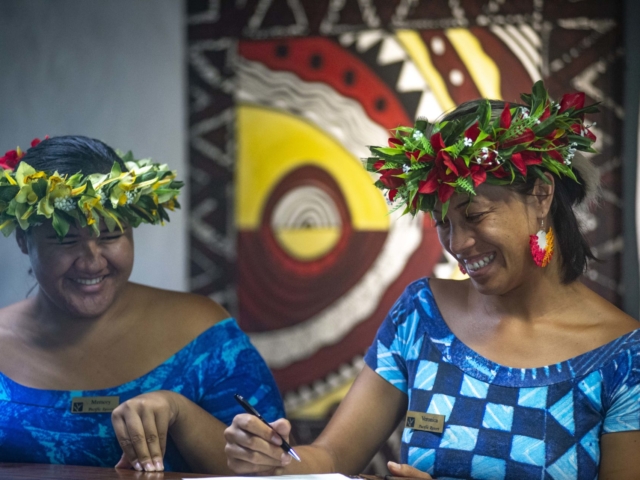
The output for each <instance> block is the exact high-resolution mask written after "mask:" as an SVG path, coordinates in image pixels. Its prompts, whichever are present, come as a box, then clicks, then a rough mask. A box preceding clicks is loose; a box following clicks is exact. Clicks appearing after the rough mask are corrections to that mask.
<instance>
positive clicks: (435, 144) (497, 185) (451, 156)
mask: <svg viewBox="0 0 640 480" xmlns="http://www.w3.org/2000/svg"><path fill="white" fill-rule="evenodd" d="M594 110H595V109H594V107H593V106H591V107H586V108H585V107H584V94H582V93H573V94H566V95H564V96H563V97H562V99H561V101H560V102H558V103H556V102H553V101H551V100H550V99H549V97H548V95H547V92H546V90H545V88H544V86H543V84H542V83H541V82H538V83H536V84H535V85H534V86H533V91H532V93H531V94H527V95H523V96H522V104H516V105H511V104H508V103H505V102H498V101H488V100H478V101H472V102H469V103H466V104H463V105H460V106H459V107H458V108H456V109H455V110H454V111H452V112H450V113H447V114H445V115H444V118H443V119H442V120H441V121H438V122H436V123H435V124H431V123H430V122H428V121H426V120H418V121H417V122H416V124H415V126H414V127H400V128H397V129H396V130H395V132H394V135H393V137H392V138H390V139H389V144H388V146H385V147H371V152H372V157H371V158H369V159H366V160H365V166H366V168H367V169H368V170H369V171H371V172H374V173H377V174H379V179H378V180H377V181H376V186H377V187H379V188H380V189H382V190H383V191H384V192H385V195H386V196H387V198H388V199H389V201H390V202H391V204H392V205H394V206H393V207H392V208H400V209H404V212H405V213H409V214H412V215H414V214H416V213H417V212H418V211H423V212H426V213H428V214H429V215H431V216H432V218H433V220H434V221H435V225H436V228H437V230H438V235H439V239H440V242H441V243H442V246H443V247H444V248H445V249H446V251H447V252H449V253H450V254H451V255H452V256H453V257H455V258H456V259H457V260H458V262H459V265H460V269H461V270H462V271H463V273H467V274H468V278H467V279H466V280H463V281H453V280H444V279H436V278H431V279H427V278H425V279H421V280H418V281H416V282H414V283H412V284H410V285H409V286H408V287H407V288H406V290H405V292H404V293H403V294H402V296H401V297H400V298H399V299H398V301H397V302H396V304H395V305H394V306H393V308H392V309H391V311H390V312H389V314H388V316H387V318H386V319H385V321H384V322H383V324H382V325H381V327H380V329H379V331H378V335H377V337H376V339H375V341H374V343H373V345H372V346H371V348H370V349H369V351H368V353H367V354H366V356H365V364H366V365H365V367H364V369H363V370H362V372H361V373H360V375H359V376H358V378H357V379H356V381H355V382H354V384H353V386H352V387H351V390H350V391H349V393H348V394H347V396H346V397H345V399H344V400H343V401H342V403H341V405H340V407H339V408H338V410H337V411H336V413H335V414H334V416H333V417H332V419H331V421H330V423H329V424H328V426H327V427H326V428H325V430H324V432H323V433H322V434H321V435H320V437H319V438H318V439H317V440H316V441H315V442H314V443H313V444H312V445H309V446H299V447H296V452H297V454H298V455H299V456H300V457H301V458H302V462H301V463H297V462H291V461H290V458H289V457H288V456H287V455H283V454H282V450H281V449H280V448H278V446H277V445H278V444H279V439H278V438H275V437H274V436H272V434H271V432H270V431H269V429H268V428H265V427H264V426H263V425H262V424H260V423H259V422H256V421H255V419H253V418H252V417H250V416H247V415H244V414H242V415H238V416H237V417H236V418H235V419H234V421H233V423H232V424H231V426H230V427H229V428H227V429H226V430H225V437H226V439H227V446H226V452H227V457H228V459H229V466H230V467H231V468H232V469H233V470H234V471H236V472H237V473H258V474H265V473H301V472H342V473H347V474H349V473H358V472H360V471H362V469H363V468H364V467H365V466H366V465H367V462H369V461H370V459H371V458H372V456H373V455H374V454H375V452H376V451H377V449H378V448H379V446H380V445H381V444H382V443H383V442H384V441H385V440H386V439H387V437H388V436H389V435H390V434H391V432H392V431H393V430H394V429H395V428H396V426H397V425H398V422H402V424H403V426H404V429H403V434H402V444H401V451H400V460H401V462H400V464H396V463H392V462H389V464H388V468H389V471H390V473H391V474H392V475H394V476H407V477H417V478H438V479H443V478H465V479H471V478H473V479H492V480H493V479H519V480H520V479H534V478H535V479H540V478H545V479H547V478H548V479H587V478H600V479H601V480H602V479H616V480H620V479H636V478H640V460H638V455H637V452H638V448H639V447H640V330H638V323H637V322H636V320H634V319H633V318H631V317H629V316H628V315H626V314H625V313H623V312H621V311H620V310H619V309H617V308H616V307H615V306H613V305H611V304H610V303H609V302H607V301H605V300H604V299H603V298H601V297H599V296H598V295H596V294H595V293H594V292H592V291H591V290H589V289H588V288H587V287H585V286H584V285H583V284H582V283H581V282H580V276H581V275H582V274H583V273H584V271H585V269H586V268H587V262H588V261H589V260H594V256H593V255H592V253H591V250H590V248H589V246H588V244H587V242H586V240H585V238H584V236H583V234H582V233H581V232H580V229H579V225H578V222H577V219H576V215H575V213H574V210H573V209H574V207H576V206H578V205H579V204H581V203H583V202H588V201H590V200H592V199H593V194H594V192H595V190H596V189H597V186H596V183H597V182H596V181H595V180H594V178H595V177H596V176H597V175H596V174H594V168H593V167H591V166H590V165H589V163H588V162H587V161H586V160H585V159H584V158H581V157H579V156H578V154H577V151H586V152H593V151H594V150H593V149H592V144H593V142H594V141H595V136H594V135H593V133H592V132H591V131H590V130H589V125H587V124H586V123H585V119H584V115H585V113H591V112H593V111H594ZM273 426H274V427H275V428H276V429H277V430H278V431H279V432H280V433H281V434H282V435H283V436H284V437H285V439H286V438H287V435H288V434H289V429H290V427H289V424H288V422H287V421H286V420H282V419H281V420H278V421H276V422H275V423H274V424H273Z"/></svg>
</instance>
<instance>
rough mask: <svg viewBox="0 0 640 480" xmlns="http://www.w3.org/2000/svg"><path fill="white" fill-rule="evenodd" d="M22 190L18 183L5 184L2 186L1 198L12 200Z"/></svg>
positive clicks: (5, 200) (6, 200) (0, 188)
mask: <svg viewBox="0 0 640 480" xmlns="http://www.w3.org/2000/svg"><path fill="white" fill-rule="evenodd" d="M19 191H20V187H19V186H17V185H3V186H1V187H0V200H2V201H4V202H10V201H11V200H13V198H14V197H15V196H16V195H17V194H18V192H19Z"/></svg>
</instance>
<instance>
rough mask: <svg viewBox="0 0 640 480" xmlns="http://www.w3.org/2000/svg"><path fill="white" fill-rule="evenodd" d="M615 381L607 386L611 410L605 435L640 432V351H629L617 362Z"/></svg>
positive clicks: (608, 414) (605, 422)
mask: <svg viewBox="0 0 640 480" xmlns="http://www.w3.org/2000/svg"><path fill="white" fill-rule="evenodd" d="M613 379H614V380H613V382H612V383H611V385H610V386H609V385H606V384H605V389H606V390H608V391H605V393H606V396H607V397H608V398H609V408H608V409H607V413H606V415H605V419H604V426H603V430H602V431H603V433H615V432H628V431H633V430H640V351H638V350H637V349H635V350H628V351H627V352H626V353H625V355H624V356H623V357H622V358H619V359H618V360H617V361H616V362H615V373H614V376H613ZM607 387H608V388H607Z"/></svg>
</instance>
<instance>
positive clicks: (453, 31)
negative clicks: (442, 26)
mask: <svg viewBox="0 0 640 480" xmlns="http://www.w3.org/2000/svg"><path fill="white" fill-rule="evenodd" d="M446 35H447V38H448V39H449V41H450V42H451V44H452V45H453V47H454V48H455V49H456V52H457V53H458V55H459V56H460V59H461V60H462V62H463V63H464V64H465V66H466V67H467V69H468V70H469V74H470V75H471V78H473V81H474V83H475V85H476V87H477V88H478V90H479V91H480V95H482V96H483V97H484V98H491V99H494V100H501V99H502V94H501V93H500V70H499V69H498V66H497V65H496V62H494V61H493V59H492V58H491V57H490V56H489V55H487V54H486V52H485V51H484V50H483V49H482V45H481V44H480V41H479V40H478V39H477V38H476V37H475V35H473V33H471V32H470V31H469V30H467V29H466V28H450V29H449V30H447V31H446Z"/></svg>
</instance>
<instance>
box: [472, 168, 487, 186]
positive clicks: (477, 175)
mask: <svg viewBox="0 0 640 480" xmlns="http://www.w3.org/2000/svg"><path fill="white" fill-rule="evenodd" d="M471 180H473V185H474V186H476V187H477V186H478V185H481V184H483V183H484V182H485V181H486V180H487V171H486V170H485V169H484V168H483V167H482V166H481V165H471Z"/></svg>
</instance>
